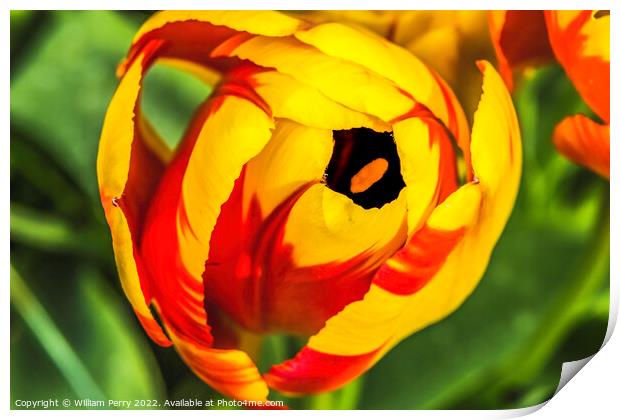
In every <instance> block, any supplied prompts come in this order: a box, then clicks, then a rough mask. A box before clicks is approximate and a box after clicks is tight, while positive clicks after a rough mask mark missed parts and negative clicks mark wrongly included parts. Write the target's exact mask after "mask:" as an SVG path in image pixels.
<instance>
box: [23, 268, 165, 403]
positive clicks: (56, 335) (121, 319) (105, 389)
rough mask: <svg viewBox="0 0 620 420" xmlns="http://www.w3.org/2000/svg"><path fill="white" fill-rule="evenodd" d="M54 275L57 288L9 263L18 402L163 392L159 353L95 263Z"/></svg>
mask: <svg viewBox="0 0 620 420" xmlns="http://www.w3.org/2000/svg"><path fill="white" fill-rule="evenodd" d="M48 266H50V265H48ZM26 271H28V270H26ZM30 271H33V270H30ZM46 271H48V270H46ZM51 271H53V269H52V270H51ZM54 280H55V283H56V288H55V293H51V292H50V291H49V290H51V289H48V290H47V291H45V292H39V291H37V290H33V288H32V286H30V285H29V284H27V282H26V281H25V280H24V279H22V277H21V276H20V275H19V274H18V273H17V271H15V270H14V269H13V268H12V269H11V303H12V307H13V309H14V310H15V313H16V314H17V315H19V316H18V317H13V319H14V325H15V324H16V325H17V326H18V327H17V328H12V337H11V368H12V369H11V372H12V374H11V398H12V403H13V404H14V401H15V400H17V399H22V400H33V399H49V398H58V399H61V400H62V399H64V398H69V399H71V400H73V399H76V398H80V399H83V398H90V399H93V400H107V399H118V400H132V399H162V398H164V396H165V392H164V385H163V381H162V378H161V374H160V372H159V369H158V367H157V365H156V363H155V359H154V357H153V355H152V352H151V350H150V348H149V346H148V344H147V342H146V338H145V337H144V334H143V333H141V332H140V331H139V330H138V328H139V327H138V326H136V323H135V320H134V319H133V316H132V315H131V314H130V311H128V310H126V309H125V308H126V304H125V302H124V300H123V301H122V302H121V301H120V298H119V297H118V296H117V295H115V293H114V292H112V291H111V290H110V289H109V287H108V286H106V284H105V283H104V282H103V280H102V278H101V277H100V276H99V275H98V274H97V272H96V271H94V270H92V269H90V268H82V269H79V270H77V271H76V272H75V274H74V276H72V277H68V278H64V279H62V278H61V279H54ZM59 289H60V290H59ZM20 321H23V322H24V323H25V326H27V328H24V327H23V326H20ZM22 325H23V324H22ZM37 356H38V357H37ZM41 356H42V357H41ZM33 360H34V362H35V363H33ZM33 383H36V385H35V384H33ZM33 385H35V386H33Z"/></svg>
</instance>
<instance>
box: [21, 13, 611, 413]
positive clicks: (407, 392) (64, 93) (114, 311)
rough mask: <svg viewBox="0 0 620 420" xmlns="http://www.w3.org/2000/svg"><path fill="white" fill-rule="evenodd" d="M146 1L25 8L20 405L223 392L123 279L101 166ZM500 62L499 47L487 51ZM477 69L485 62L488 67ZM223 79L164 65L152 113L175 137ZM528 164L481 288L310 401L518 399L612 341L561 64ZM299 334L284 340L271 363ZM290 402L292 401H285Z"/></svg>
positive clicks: (300, 403)
mask: <svg viewBox="0 0 620 420" xmlns="http://www.w3.org/2000/svg"><path fill="white" fill-rule="evenodd" d="M148 15H149V13H146V12H25V11H13V12H11V140H10V141H11V265H12V268H11V342H10V349H11V404H12V406H13V407H14V408H15V405H14V401H15V400H18V399H21V400H35V399H48V398H59V399H64V398H70V399H77V398H92V399H108V398H110V399H123V400H132V399H159V400H163V399H165V398H168V399H178V398H192V397H196V398H203V399H206V398H214V399H216V398H220V396H219V395H218V394H217V393H216V392H215V391H213V390H211V389H210V388H209V387H208V386H207V385H205V384H204V383H202V382H201V381H200V380H198V379H197V378H196V377H195V376H194V375H193V374H192V373H191V371H189V369H188V368H187V367H185V366H184V364H183V363H182V362H181V360H180V359H179V357H178V356H177V355H176V353H175V352H174V350H173V349H170V348H168V349H163V348H159V347H157V346H156V345H154V344H153V343H151V342H150V340H149V339H148V338H147V337H146V335H145V334H144V332H143V331H142V330H141V328H140V326H139V324H138V322H137V320H136V318H135V316H134V315H133V312H132V310H131V308H130V305H129V303H128V302H127V301H126V299H125V298H124V295H123V293H122V290H121V288H120V285H119V282H118V277H117V274H116V268H115V265H114V259H113V255H112V247H111V242H110V235H109V231H108V228H107V225H106V224H105V220H104V217H103V212H102V209H101V206H100V203H99V198H98V192H97V183H96V176H95V161H96V153H97V143H98V139H99V133H100V130H101V124H102V121H103V116H104V114H105V110H106V107H107V104H108V102H109V100H110V98H111V96H112V94H113V92H114V89H115V87H116V85H117V79H116V78H115V75H114V74H115V67H116V65H117V63H118V62H119V61H120V59H121V58H122V57H123V56H124V54H125V53H126V51H127V49H128V47H129V43H130V41H131V39H132V37H133V34H134V33H135V31H136V30H137V28H138V27H139V25H140V23H141V22H142V21H143V20H144V19H146V17H148ZM487 58H488V59H491V60H492V57H487ZM472 65H473V64H472ZM208 93H209V90H208V88H206V87H204V86H203V85H201V84H200V83H198V82H197V81H195V80H193V79H191V78H188V77H187V76H183V75H180V74H178V73H176V72H174V71H170V70H165V69H163V68H157V67H156V68H155V69H154V70H153V71H152V72H151V74H150V75H149V76H148V77H147V80H146V82H145V96H144V98H143V101H144V109H145V111H146V113H147V115H149V116H150V117H151V118H152V120H153V121H154V123H155V126H156V127H157V129H158V130H159V131H160V132H161V133H162V134H163V136H164V137H165V138H166V139H167V140H168V141H169V142H170V143H171V144H174V143H176V141H177V140H178V138H179V136H180V135H181V133H182V131H183V127H184V126H185V124H186V122H187V121H188V119H189V117H190V115H191V113H192V111H193V110H194V109H195V107H196V106H197V105H198V104H199V103H200V102H201V101H202V100H203V99H204V98H205V96H206V95H208ZM515 104H516V107H517V111H518V113H519V118H520V124H521V129H522V134H523V142H524V144H523V148H524V168H523V178H522V184H521V190H520V193H519V197H518V200H517V204H516V207H515V209H514V212H513V215H512V217H511V219H510V221H509V223H508V226H507V227H506V230H505V232H504V234H503V236H502V237H501V239H500V241H499V243H498V245H497V247H496V249H495V252H494V254H493V258H492V260H491V264H490V266H489V268H488V270H487V273H486V275H485V277H484V278H483V280H482V282H481V283H480V286H479V287H478V288H477V289H476V291H475V292H474V294H473V295H472V296H471V297H470V298H469V299H468V300H467V301H466V302H465V303H464V305H463V306H462V307H461V308H460V309H459V310H458V311H456V312H455V313H454V314H452V315H450V316H449V317H447V318H446V319H444V320H443V321H441V322H439V323H438V324H436V325H434V326H431V327H429V328H427V329H425V330H423V331H421V332H419V333H417V334H415V335H413V336H411V337H409V338H407V339H406V340H404V341H403V342H402V343H401V344H400V345H398V346H397V347H396V348H395V349H393V350H392V351H391V352H389V353H388V354H387V355H386V356H385V357H384V358H383V359H382V360H381V361H380V362H379V363H378V364H377V365H376V366H375V367H374V368H372V369H371V370H370V371H369V372H368V373H367V374H366V375H365V376H364V377H362V378H360V379H359V380H357V381H355V382H354V383H352V384H351V385H348V386H347V387H345V388H344V389H343V390H340V391H336V392H333V393H328V394H323V395H319V396H314V397H305V398H298V399H292V398H290V399H288V398H287V399H286V402H287V403H288V404H289V405H290V406H291V407H293V408H336V409H337V408H367V409H437V408H457V409H458V408H468V409H469V408H475V409H491V408H515V407H525V406H530V405H534V404H537V403H540V402H542V401H545V400H546V399H548V398H549V397H550V396H551V395H552V394H553V392H554V390H555V388H556V386H557V383H558V380H559V375H560V370H561V364H562V362H564V361H569V360H575V359H580V358H583V357H585V356H588V355H590V354H592V353H594V352H595V351H597V350H598V349H599V347H600V345H601V343H602V341H603V337H604V335H605V330H606V327H607V317H608V308H609V184H608V182H606V181H604V180H602V179H600V178H598V177H597V176H595V175H593V174H591V173H590V172H588V171H587V170H585V169H583V168H580V167H577V166H575V165H573V164H572V163H570V162H568V161H567V160H566V159H564V158H563V157H561V156H560V155H559V154H558V153H557V152H556V151H555V150H554V148H553V146H552V144H551V142H550V135H551V130H552V129H553V127H554V125H555V124H556V123H557V122H558V121H559V120H561V119H562V117H564V116H566V115H569V114H573V113H576V112H584V113H586V114H589V113H590V112H589V110H588V109H587V107H586V106H585V105H584V104H583V102H582V101H581V99H580V98H579V96H578V95H577V94H576V92H575V91H574V89H573V87H572V85H571V84H570V82H569V81H568V80H567V79H566V77H565V75H564V73H563V71H562V69H561V68H559V67H557V66H550V67H546V68H543V69H541V70H539V71H537V72H536V73H535V74H534V75H533V76H532V77H530V78H528V80H527V81H525V82H524V83H522V84H521V87H520V88H519V90H518V91H517V92H516V93H515ZM296 346H298V343H292V342H291V340H290V339H287V338H285V337H281V336H275V337H270V338H269V339H268V340H266V342H265V344H264V346H263V351H264V354H263V356H262V359H261V363H260V366H261V368H265V367H267V366H268V365H269V364H270V363H272V362H273V361H278V360H281V359H283V358H284V357H286V356H287V355H289V354H291V353H292V351H293V348H294V347H296ZM273 398H280V396H279V395H274V396H273Z"/></svg>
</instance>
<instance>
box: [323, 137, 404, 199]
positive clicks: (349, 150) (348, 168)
mask: <svg viewBox="0 0 620 420" xmlns="http://www.w3.org/2000/svg"><path fill="white" fill-rule="evenodd" d="M325 172H326V174H325V178H324V179H325V183H326V184H327V186H328V187H329V188H331V189H332V190H333V191H336V192H338V193H341V194H343V195H346V196H347V197H349V198H350V199H351V200H353V202H354V203H355V204H357V205H359V206H361V207H363V208H365V209H371V208H373V207H376V208H381V207H382V206H383V205H384V204H386V203H389V202H391V201H393V200H395V199H396V198H397V197H398V194H399V193H400V190H402V189H403V187H404V186H405V182H404V181H403V177H402V175H401V173H400V159H399V157H398V152H397V150H396V144H395V143H394V138H393V136H392V133H378V132H376V131H373V130H371V129H369V128H354V129H351V130H335V131H334V150H333V152H332V157H331V159H330V161H329V164H328V165H327V169H326V171H325Z"/></svg>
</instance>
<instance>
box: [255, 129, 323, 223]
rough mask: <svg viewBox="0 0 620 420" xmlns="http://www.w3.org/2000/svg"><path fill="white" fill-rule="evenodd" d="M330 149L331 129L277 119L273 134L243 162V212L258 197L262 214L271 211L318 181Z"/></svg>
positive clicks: (265, 214) (267, 213) (321, 175)
mask: <svg viewBox="0 0 620 420" xmlns="http://www.w3.org/2000/svg"><path fill="white" fill-rule="evenodd" d="M332 149H333V138H332V131H331V130H325V129H319V128H311V127H306V126H303V125H301V124H297V123H296V122H293V121H290V120H277V121H276V128H275V130H274V131H273V136H272V138H271V140H269V143H267V145H266V146H265V148H264V149H263V150H262V151H261V152H260V153H259V154H258V155H257V156H255V157H254V158H252V159H251V160H250V161H249V162H248V164H247V166H246V169H245V171H246V173H245V178H244V184H243V195H244V205H243V208H244V209H245V211H246V212H247V210H248V209H249V207H250V200H251V199H252V198H254V197H256V198H258V202H259V203H260V207H261V210H262V214H263V215H264V216H265V217H267V215H269V214H270V213H271V211H272V210H273V209H274V208H275V207H276V206H278V205H279V204H280V203H282V202H283V201H284V200H285V199H286V198H288V197H290V196H291V194H293V193H294V192H295V191H296V190H297V189H298V188H300V187H301V186H302V185H305V184H307V183H309V182H313V181H315V182H319V181H320V180H321V178H322V177H323V173H324V172H325V168H326V167H327V164H328V163H329V159H330V158H331V154H332Z"/></svg>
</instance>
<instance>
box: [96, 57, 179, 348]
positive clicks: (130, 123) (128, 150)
mask: <svg viewBox="0 0 620 420" xmlns="http://www.w3.org/2000/svg"><path fill="white" fill-rule="evenodd" d="M144 59H145V55H144V54H143V55H141V56H140V57H138V59H137V60H135V61H134V63H133V64H132V66H131V67H130V69H129V71H128V72H127V74H126V75H125V77H124V78H123V79H122V80H121V82H120V84H119V87H118V89H117V90H116V93H115V94H114V97H113V98H112V101H111V102H110V105H109V108H108V112H107V114H106V117H105V120H104V124H103V129H102V133H101V139H100V142H99V152H98V156H97V179H98V182H99V191H100V194H101V202H102V205H103V208H104V211H105V216H106V220H107V222H108V225H109V227H110V231H111V234H112V245H113V248H114V258H115V260H116V266H117V269H118V273H119V277H120V280H121V286H122V287H123V291H124V292H125V295H126V296H127V298H128V300H129V302H130V303H131V305H132V306H133V308H134V310H135V312H136V314H137V316H138V318H139V319H140V322H141V323H142V325H143V326H144V328H145V329H146V331H147V332H148V333H149V335H150V336H151V337H152V338H153V340H155V341H156V342H158V343H159V344H162V345H168V344H169V342H168V339H167V338H166V336H165V335H164V333H163V331H162V330H161V328H160V327H159V325H158V324H157V322H156V321H155V319H154V318H153V315H152V313H151V311H150V309H149V298H148V295H147V293H148V289H149V280H148V279H147V278H146V273H145V272H144V270H143V269H142V268H141V267H140V264H141V260H140V259H139V257H137V255H136V254H137V252H136V251H135V250H136V248H137V246H138V243H139V240H140V233H141V226H142V221H143V219H144V216H145V208H146V206H147V205H148V202H149V201H150V198H151V195H152V193H153V191H154V188H155V185H156V183H157V181H158V179H159V177H160V176H161V175H162V173H163V162H165V159H167V156H168V155H169V151H168V149H167V148H165V147H164V146H163V141H162V140H161V139H159V137H158V136H157V135H156V133H155V132H154V130H152V129H151V128H150V125H149V124H148V122H147V121H146V119H145V118H144V117H142V115H140V114H139V113H137V109H138V101H139V98H140V91H141V82H142V77H143V72H144V68H143V60H144ZM134 117H135V118H134ZM135 119H137V121H138V124H137V126H136V124H135ZM153 149H154V150H156V151H157V153H155V152H153ZM158 156H159V157H158ZM145 291H146V292H145ZM145 295H146V296H145Z"/></svg>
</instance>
